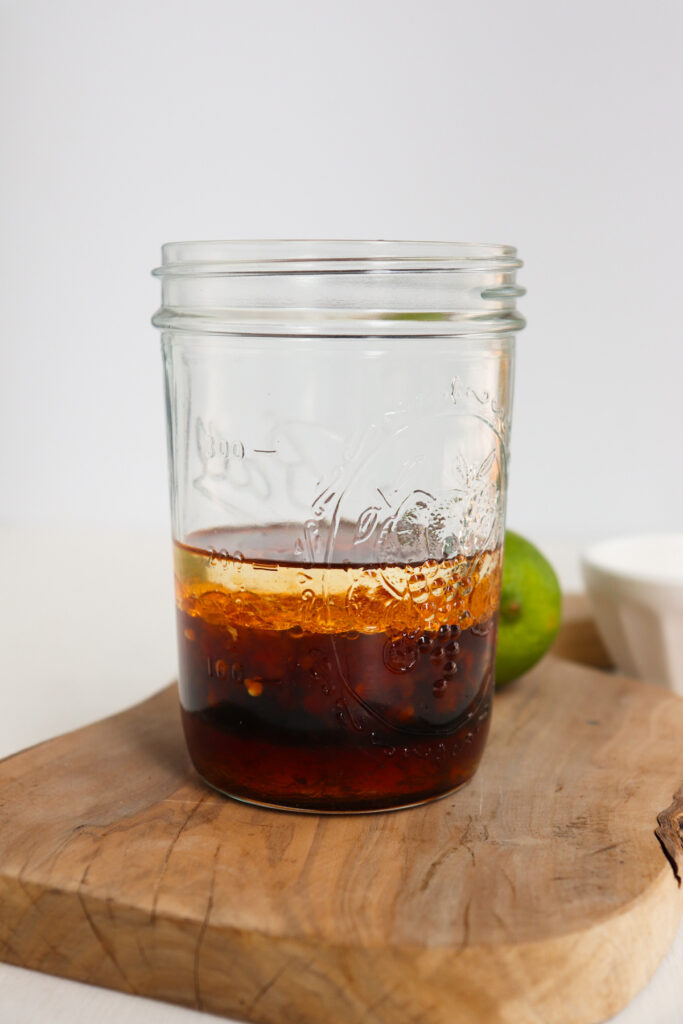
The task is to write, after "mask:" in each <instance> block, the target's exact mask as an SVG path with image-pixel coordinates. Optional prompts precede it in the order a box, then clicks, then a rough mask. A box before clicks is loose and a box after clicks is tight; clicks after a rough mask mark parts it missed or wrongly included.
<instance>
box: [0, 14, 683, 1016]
mask: <svg viewBox="0 0 683 1024" xmlns="http://www.w3.org/2000/svg"><path fill="white" fill-rule="evenodd" d="M682 53H683V2H681V0H650V2H649V3H646V2H645V0H642V2H638V3H634V2H630V0H618V2H617V0H592V2H588V0H574V2H572V3H553V2H548V0H535V2H529V0H522V2H519V0H518V2H516V3H513V2H511V0H499V2H496V3H492V2H486V0H470V2H468V3H465V2H463V0H415V2H406V0H337V2H329V0H269V2H263V0H262V2H258V0H239V2H236V0H187V2H179V0H156V2H150V0H116V2H114V0H111V2H110V3H106V4H105V3H103V2H101V0H0V297H1V301H2V305H1V307H0V308H1V316H2V327H1V334H0V337H1V339H2V361H1V362H0V564H1V565H2V567H3V576H2V586H1V587H0V599H1V601H0V621H2V622H3V624H4V631H3V632H4V635H3V638H2V644H0V655H1V658H0V661H1V664H0V676H1V678H2V680H4V682H3V683H2V684H1V685H0V752H1V753H2V754H6V753H10V752H12V751H13V750H16V749H18V748H19V747H20V746H22V745H24V744H26V743H31V742H36V741H37V740H40V739H44V738H47V737H48V736H50V735H53V734H54V733H55V732H58V731H60V730H62V729H69V728H73V727H74V726H76V725H79V724H83V723H85V722H87V721H90V720H92V719H93V718H94V717H97V716H99V715H103V714H107V713H109V712H111V711H114V710H116V709H118V708H120V707H123V706H125V705H126V704H130V703H131V702H132V701H134V700H136V699H140V698H141V697H143V696H145V695H146V694H148V693H149V692H151V691H153V690H154V689H158V688H159V687H160V686H161V685H163V684H164V683H165V682H167V680H168V679H170V678H171V676H172V673H173V672H174V661H175V654H174V641H173V619H172V593H171V568H170V552H169V546H168V540H167V536H168V528H169V517H168V511H167V486H166V452H165V439H164V422H163V415H164V412H163V402H162V385H161V359H160V356H159V342H158V337H157V336H156V332H155V331H154V330H153V328H152V327H151V326H150V325H149V317H150V316H151V314H152V312H153V311H154V309H155V308H156V306H157V305H158V285H157V283H156V282H154V281H153V280H152V279H151V278H150V277H149V270H150V269H151V267H152V266H154V265H156V264H157V263H158V261H159V246H160V245H161V243H162V242H164V241H168V240H174V239H188V238H189V239H191V238H212V237H213V238H220V237H223V238H239V237H333V238H334V237H342V238H343V237H349V238H353V237H383V238H392V237H393V238H436V239H456V240H457V239H469V240H483V241H501V242H509V243H512V244H515V245H517V246H518V247H519V249H520V252H521V254H522V256H523V258H524V259H525V261H526V267H525V269H524V270H523V271H522V274H521V280H522V282H523V283H524V284H525V285H526V287H527V288H528V289H529V294H528V297H527V298H526V299H525V300H523V303H522V308H523V310H524V312H525V314H526V315H527V317H528V320H529V326H528V328H527V329H526V330H525V331H524V332H523V333H522V334H521V335H520V342H519V363H518V374H517V393H516V404H515V415H514V429H513V458H512V467H511V492H510V509H509V523H510V525H512V526H514V527H516V528H517V529H519V530H521V531H522V532H525V533H527V534H529V535H530V536H531V537H532V538H534V539H536V540H537V541H541V542H546V546H547V549H548V550H549V551H551V552H556V553H557V556H556V562H557V563H558V568H559V569H560V575H561V578H562V581H563V584H564V585H565V586H571V587H573V586H576V584H577V582H578V573H577V571H576V552H577V550H578V542H584V541H588V540H591V539H594V538H597V537H599V536H605V535H609V534H613V533H620V532H630V531H641V530H667V529H668V530H671V529H680V528H681V526H682V524H683V472H682V470H683V466H682V461H683V460H682V459H681V454H680V449H681V440H682V433H683V431H682V430H681V405H682V404H683V402H682V396H681V391H682V389H683V357H682V348H681V340H682V339H681V333H682V332H681V315H682V309H681V301H680V296H681V286H682V284H683V247H682V245H681V239H682V238H683V204H682V201H681V187H682V184H681V183H682V182H683V141H682V132H681V120H682V118H681V97H682V94H683V60H682V57H681V55H682ZM114 528H115V529H114ZM568 552H569V553H571V558H569V557H568V555H567V553H568ZM563 553H564V554H563ZM563 559H564V560H565V561H564V563H563ZM131 581H132V583H133V589H132V591H131ZM83 595H85V597H86V600H83ZM682 950H683V931H681V933H680V935H679V938H678V940H677V943H676V946H675V948H674V949H673V950H672V951H671V953H670V954H669V956H668V957H667V959H666V961H665V963H664V964H663V966H662V968H661V969H660V971H659V972H658V974H657V976H656V978H655V979H654V981H653V982H652V983H651V984H650V985H649V986H648V988H647V989H646V990H645V991H644V992H643V993H642V994H641V995H640V996H638V997H637V999H636V1000H635V1001H634V1002H633V1003H632V1004H631V1005H630V1006H629V1008H628V1009H627V1010H626V1011H624V1013H623V1014H622V1015H620V1017H619V1020H620V1021H623V1022H624V1024H627V1022H628V1024H643V1022H645V1021H649V1020H657V1021H658V1024H674V1021H676V1022H678V1021H679V1020H680V976H681V975H680V964H681V962H682V961H681V951H682ZM93 1015H94V1016H96V1017H97V1019H98V1020H100V1021H102V1022H103V1024H108V1022H110V1021H111V1022H112V1024H113V1022H120V1021H122V1020H124V1019H125V1020H126V1021H131V1022H133V1021H135V1022H142V1021H144V1022H145V1024H150V1022H151V1021H152V1020H154V1021H157V1020H158V1021H162V1020H163V1021H170V1020H171V1019H173V1020H176V1018H177V1019H178V1020H181V1019H182V1020H183V1021H185V1020H188V1021H189V1020H190V1019H192V1020H194V1019H195V1015H193V1014H190V1013H189V1011H178V1010H173V1009H171V1008H169V1007H165V1006H162V1005H161V1004H157V1005H154V1004H151V1003H143V1002H142V1001H140V1000H135V999H133V998H130V997H128V998H125V997H123V996H119V995H117V994H115V993H110V992H104V991H102V990H95V989H86V988H84V987H83V986H76V985H73V984H70V983H67V982H64V981H59V980H56V979H52V978H46V977H42V976H38V975H35V974H32V973H29V972H23V971H20V970H18V969H12V968H10V967H7V966H6V965H0V1018H2V1019H3V1020H4V1019H5V1017H7V1019H8V1020H9V1019H11V1020H13V1021H15V1022H17V1024H34V1022H36V1021H39V1020H40V1021H45V1022H46V1024H47V1022H50V1024H54V1022H55V1021H57V1020H59V1021H62V1020H63V1021H71V1020H80V1019H86V1018H87V1017H88V1016H90V1017H92V1016H93ZM196 1016H197V1019H198V1015H196Z"/></svg>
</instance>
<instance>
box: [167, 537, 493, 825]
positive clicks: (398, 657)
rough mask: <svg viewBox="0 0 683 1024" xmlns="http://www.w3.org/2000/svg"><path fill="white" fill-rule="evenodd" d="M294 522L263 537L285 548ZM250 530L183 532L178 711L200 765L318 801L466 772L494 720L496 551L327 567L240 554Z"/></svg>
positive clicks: (437, 788)
mask: <svg viewBox="0 0 683 1024" xmlns="http://www.w3.org/2000/svg"><path fill="white" fill-rule="evenodd" d="M287 532H288V531H287V528H286V527H270V528H268V530H267V531H262V536H261V537H260V546H261V550H264V551H268V550H269V551H272V552H277V551H278V550H283V549H285V550H286V549H287V544H288V536H287ZM290 539H291V538H290ZM248 540H249V537H248V536H247V535H245V534H244V533H242V534H240V533H238V532H237V531H228V530H223V531H207V532H206V533H204V534H201V535H194V536H193V537H192V542H193V543H192V544H191V545H188V544H176V588H177V590H176V592H177V604H178V636H179V649H180V695H181V705H182V715H183V725H184V728H185V735H186V738H187V743H188V748H189V751H190V755H191V757H192V760H193V762H194V764H195V766H196V768H197V770H198V771H199V773H200V774H201V775H202V776H203V777H204V779H206V781H207V782H209V783H210V784H211V785H213V786H215V787H216V788H218V789H220V790H222V791H223V792H225V793H228V794H230V795H232V796H236V797H241V798H243V799H246V800H252V801H256V802H259V803H265V804H269V805H274V806H279V807H290V808H297V809H300V810H312V811H371V810H379V809H381V808H389V807H401V806H407V805H410V804H414V803H418V802H421V801H424V800H429V799H431V798H433V797H436V796H440V795H442V794H444V793H447V792H449V791H450V790H452V789H454V788H456V787H457V786H460V785H462V783H464V782H466V781H467V780H468V779H469V778H470V777H471V776H472V774H473V773H474V771H475V769H476V767H477V764H478V763H479V759H480V757H481V753H482V750H483V747H484V743H485V740H486V735H487V733H488V728H489V717H490V709H491V695H492V694H491V691H492V682H493V660H494V655H495V635H496V609H497V601H498V591H499V585H500V553H499V552H484V553H480V554H478V555H476V556H474V557H473V558H470V559H463V558H457V559H453V560H451V561H449V562H442V563H434V562H431V563H426V564H425V565H424V566H403V567H399V566H382V567H380V566H365V567H361V566H353V565H350V564H346V565H344V564H336V565H332V566H326V567H321V566H311V565H307V564H306V563H304V562H300V563H297V562H293V561H284V560H282V559H279V560H278V561H274V560H273V561H269V560H267V559H265V560H260V561H251V560H248V559H245V558H244V557H243V556H242V555H240V554H239V552H240V551H242V550H249V545H248ZM290 550H292V548H291V547H290Z"/></svg>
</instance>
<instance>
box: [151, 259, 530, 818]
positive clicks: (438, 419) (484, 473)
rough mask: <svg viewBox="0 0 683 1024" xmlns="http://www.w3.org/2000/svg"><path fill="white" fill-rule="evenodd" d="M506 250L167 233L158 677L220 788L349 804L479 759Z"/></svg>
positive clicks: (453, 772)
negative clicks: (164, 510)
mask: <svg viewBox="0 0 683 1024" xmlns="http://www.w3.org/2000/svg"><path fill="white" fill-rule="evenodd" d="M519 266H520V263H519V260H518V259H517V257H516V253H515V251H514V250H513V249H511V248H510V247H506V246H476V245H466V244H450V243H410V242H386V243H383V242H243V243H239V242H232V243H230V242H197V243H178V244H171V245H167V246H165V247H164V259H163V265H162V267H161V268H160V269H159V270H158V271H156V273H157V274H158V275H159V276H160V277H161V280H162V287H163V303H162V307H161V309H160V310H159V312H158V313H157V314H156V316H155V318H154V322H155V323H156V324H157V326H159V327H160V328H161V331H162V347H163V355H164V365H165V374H166V396H167V411H168V438H169V461H170V480H171V505H172V520H173V534H174V551H175V574H176V603H177V613H178V642H179V660H180V677H179V686H180V701H181V709H182V717H183V724H184V729H185V735H186V738H187V743H188V748H189V751H190V755H191V757H192V760H193V762H194V764H195V766H196V768H197V770H198V771H199V773H200V774H201V775H202V776H203V778H204V779H205V780H206V781H207V782H208V783H210V784H211V785H212V786H214V787H216V788H217V789H219V790H221V791H223V792H225V793H227V794H229V795H231V796H234V797H238V798H241V799H245V800H249V801H253V802H257V803H262V804H267V805H270V806H277V807H287V808H291V809H298V810H311V811H318V812H320V811H331V812H339V811H369V810H380V809H384V808H389V807H404V806H408V805H411V804H415V803H420V802H423V801H426V800H430V799H432V798H434V797H437V796H441V795H443V794H445V793H447V792H450V791H451V790H453V789H455V788H457V787H458V786H459V785H461V784H462V783H464V782H466V781H467V779H469V778H470V777H471V775H472V774H473V772H474V771H475V769H476V767H477V764H478V762H479V759H480V757H481V753H482V750H483V747H484V743H485V740H486V735H487V732H488V727H489V721H490V709H491V698H492V687H493V667H494V658H495V637H496V622H497V609H498V601H499V593H500V576H501V557H502V542H503V533H504V513H505V494H506V480H507V457H508V438H509V428H510V411H511V400H512V380H513V353H514V332H515V331H516V330H517V329H519V328H520V327H521V326H523V321H521V319H520V317H519V315H518V314H517V312H516V309H515V299H516V297H517V296H518V295H519V294H521V289H519V288H518V287H517V285H516V283H515V274H516V270H517V268H518V267H519Z"/></svg>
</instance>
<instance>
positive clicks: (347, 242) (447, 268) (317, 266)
mask: <svg viewBox="0 0 683 1024" xmlns="http://www.w3.org/2000/svg"><path fill="white" fill-rule="evenodd" d="M522 265H523V264H522V261H521V260H520V259H519V257H518V256H517V249H516V248H515V246H512V245H504V244H500V243H492V242H448V241H410V240H406V239H399V240H392V239H293V238H291V239H287V238H282V239H235V240H215V241H211V240H205V241H185V242H166V243H165V244H164V245H163V246H162V264H161V266H160V267H157V268H156V269H155V270H153V271H152V273H153V274H154V276H155V277H169V276H185V275H190V276H196V277H214V276H215V277H220V276H242V275H259V276H260V275H262V274H307V273H309V274H316V275H320V274H342V273H343V274H355V273H359V274H360V273H373V272H378V271H379V272H397V273H400V272H409V273H419V272H422V273H424V272H426V273H429V272H438V273H448V272H452V273H457V272H465V273H474V272H476V271H478V270H481V271H511V270H515V269H517V268H519V267H521V266H522Z"/></svg>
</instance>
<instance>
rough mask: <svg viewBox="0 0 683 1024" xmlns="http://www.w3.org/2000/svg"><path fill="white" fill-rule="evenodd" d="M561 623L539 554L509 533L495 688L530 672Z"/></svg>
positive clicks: (554, 582) (556, 592)
mask: <svg viewBox="0 0 683 1024" xmlns="http://www.w3.org/2000/svg"><path fill="white" fill-rule="evenodd" d="M561 617H562V592H561V590H560V584H559V580H558V579H557V576H556V575H555V570H554V569H553V567H552V565H551V564H550V562H549V561H548V560H547V558H545V557H544V556H543V555H542V554H541V552H540V551H539V550H538V548H536V547H534V545H533V544H532V543H531V542H530V541H528V540H525V538H524V537H520V535H519V534H518V533H513V532H512V531H511V530H508V531H507V533H506V534H505V551H504V555H503V586H502V590H501V595H500V616H499V619H498V649H497V653H496V686H503V685H504V684H505V683H509V682H510V680H511V679H516V678H517V676H521V675H522V674H523V673H524V672H528V671H529V669H530V668H531V667H532V665H535V664H536V662H537V661H539V660H540V659H541V658H542V657H543V655H544V654H545V652H546V651H547V650H548V648H549V647H550V645H551V644H552V642H553V640H554V639H555V635H556V634H557V631H558V629H559V628H560V619H561Z"/></svg>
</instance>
